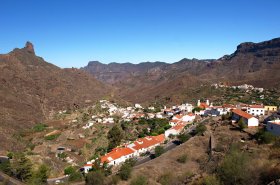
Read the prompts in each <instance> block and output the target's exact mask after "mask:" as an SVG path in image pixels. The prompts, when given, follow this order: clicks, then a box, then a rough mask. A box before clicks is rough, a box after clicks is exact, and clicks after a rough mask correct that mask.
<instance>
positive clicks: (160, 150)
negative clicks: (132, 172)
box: [155, 146, 164, 157]
mask: <svg viewBox="0 0 280 185" xmlns="http://www.w3.org/2000/svg"><path fill="white" fill-rule="evenodd" d="M163 153H164V148H163V147H162V146H156V148H155V157H159V156H160V155H162V154H163Z"/></svg>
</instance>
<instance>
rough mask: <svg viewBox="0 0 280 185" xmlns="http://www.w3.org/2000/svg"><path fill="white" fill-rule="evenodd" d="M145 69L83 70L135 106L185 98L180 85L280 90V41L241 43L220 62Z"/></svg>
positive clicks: (186, 61) (189, 61) (91, 67)
mask: <svg viewBox="0 0 280 185" xmlns="http://www.w3.org/2000/svg"><path fill="white" fill-rule="evenodd" d="M100 66H102V67H100ZM131 66H133V67H131ZM143 66H144V64H143V63H139V64H130V66H128V65H127V64H122V63H119V64H115V65H114V66H113V67H112V66H110V64H109V65H106V64H102V63H100V62H99V67H96V66H95V65H88V66H85V67H84V68H82V70H85V71H87V72H89V73H90V74H92V75H93V76H95V77H96V78H97V79H99V80H101V81H102V82H104V83H107V84H111V85H113V86H115V87H117V88H118V89H119V96H120V97H121V98H124V99H127V100H128V101H131V102H136V101H137V102H138V101H140V102H145V101H146V100H147V101H151V97H154V96H156V97H162V98H164V97H166V96H167V97H172V96H174V95H176V94H182V93H183V91H186V90H185V87H184V86H181V89H184V90H180V87H178V86H180V85H176V83H177V82H178V81H181V83H182V84H184V85H185V86H188V87H189V88H195V87H198V86H199V85H200V84H211V83H217V82H226V83H230V84H242V83H249V84H252V85H255V86H260V87H265V88H271V87H280V82H278V81H280V74H279V73H277V71H278V70H279V69H280V38H275V39H272V40H269V41H263V42H259V43H252V42H245V43H241V44H239V45H238V46H237V48H236V51H235V52H234V53H232V54H230V55H225V56H223V57H221V58H219V59H205V60H199V59H186V58H184V59H181V60H180V61H178V62H174V63H160V65H156V63H154V64H148V67H147V68H146V67H143ZM123 68H125V70H123ZM172 79H173V80H172ZM181 83H179V84H181ZM167 87H169V88H170V89H178V91H179V92H172V91H171V90H169V88H167ZM161 89H165V90H164V91H163V90H161ZM156 92H157V93H156ZM155 93H156V94H155ZM131 94H136V95H131ZM136 97H137V98H136ZM174 99H176V98H174Z"/></svg>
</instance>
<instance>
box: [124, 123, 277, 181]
mask: <svg viewBox="0 0 280 185" xmlns="http://www.w3.org/2000/svg"><path fill="white" fill-rule="evenodd" d="M206 126H207V131H206V132H205V133H204V134H203V135H201V136H199V135H197V136H194V137H192V138H190V139H189V140H188V141H186V142H185V143H183V144H182V145H179V146H178V147H176V148H174V149H172V150H169V151H167V152H166V153H164V154H163V155H161V156H159V157H158V158H156V159H154V160H151V161H149V162H146V163H144V164H141V165H139V166H137V167H135V168H134V169H133V172H132V175H131V179H130V180H129V181H136V180H137V179H140V178H141V179H146V181H147V182H148V184H176V185H181V184H254V185H257V184H268V183H270V182H272V181H274V180H276V179H279V178H280V174H279V171H280V167H279V165H278V164H279V151H280V150H279V144H278V145H277V142H275V143H274V144H265V143H263V141H260V140H259V142H257V139H256V138H255V137H256V135H258V134H256V135H254V134H255V133H256V132H257V129H255V128H247V129H245V132H244V131H240V130H239V128H238V127H236V126H233V125H231V124H230V122H229V121H227V120H224V121H221V120H219V121H218V120H217V119H215V120H209V121H208V122H207V123H206ZM266 134H267V133H266ZM210 137H211V140H212V152H210V146H209V143H210ZM271 137H272V136H271ZM271 140H272V139H271ZM270 142H272V141H270ZM182 159H184V160H182ZM120 184H122V183H120ZM123 184H129V183H127V182H124V183H123Z"/></svg>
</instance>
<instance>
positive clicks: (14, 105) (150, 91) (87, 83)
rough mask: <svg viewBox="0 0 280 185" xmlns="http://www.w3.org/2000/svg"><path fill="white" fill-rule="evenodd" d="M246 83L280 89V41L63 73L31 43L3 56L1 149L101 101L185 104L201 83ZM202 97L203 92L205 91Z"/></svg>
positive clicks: (0, 61)
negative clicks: (53, 118)
mask: <svg viewBox="0 0 280 185" xmlns="http://www.w3.org/2000/svg"><path fill="white" fill-rule="evenodd" d="M217 82H227V83H229V84H243V83H248V84H252V85H254V86H256V87H266V88H279V87H280V38H276V39H273V40H270V41H265V42H261V43H243V44H240V45H239V46H238V47H237V50H236V51H235V52H234V53H233V54H231V55H226V56H224V57H222V58H220V59H217V60H197V59H191V60H190V59H182V60H180V61H179V62H176V63H173V64H168V63H164V62H154V63H151V62H145V63H140V64H131V63H122V64H119V63H111V64H102V63H100V62H96V61H95V62H89V64H88V65H87V66H86V67H84V68H82V69H75V68H71V69H61V68H59V67H57V66H55V65H52V64H50V63H48V62H46V61H44V59H43V58H41V57H38V56H36V55H35V51H34V47H33V45H32V43H30V42H27V43H26V46H25V47H24V48H22V49H18V48H16V49H14V50H13V51H11V52H10V53H8V54H2V55H0V102H1V106H0V109H1V110H0V133H1V135H0V146H1V147H2V148H4V149H5V148H6V149H13V148H17V147H18V146H19V145H20V142H18V141H17V139H15V137H13V134H14V133H16V132H15V131H21V130H24V129H26V128H30V127H31V126H32V125H33V124H35V123H38V122H40V121H43V120H45V119H48V118H49V116H50V115H51V114H52V113H53V112H54V111H58V110H63V109H69V108H74V107H83V106H85V105H89V104H87V103H90V102H94V101H96V100H99V99H102V98H108V97H109V98H111V99H117V100H124V101H127V102H131V103H136V102H138V103H147V102H153V101H161V100H164V101H167V102H169V103H176V102H177V103H181V101H183V100H184V101H185V100H189V99H191V98H193V99H195V98H198V97H200V95H201V94H200V93H198V92H196V91H195V89H196V88H197V87H199V86H201V85H202V84H204V85H205V84H211V83H217ZM201 93H203V92H201Z"/></svg>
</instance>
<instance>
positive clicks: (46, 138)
mask: <svg viewBox="0 0 280 185" xmlns="http://www.w3.org/2000/svg"><path fill="white" fill-rule="evenodd" d="M59 136H60V134H54V135H49V136H45V140H49V141H51V140H55V139H57V138H58V137H59Z"/></svg>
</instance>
